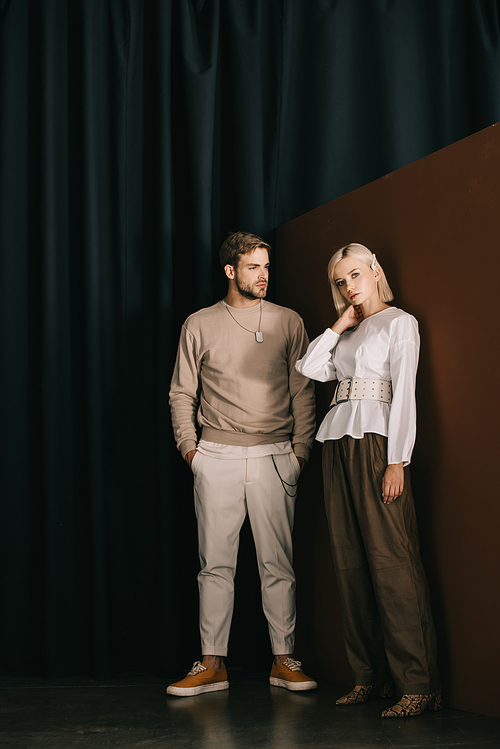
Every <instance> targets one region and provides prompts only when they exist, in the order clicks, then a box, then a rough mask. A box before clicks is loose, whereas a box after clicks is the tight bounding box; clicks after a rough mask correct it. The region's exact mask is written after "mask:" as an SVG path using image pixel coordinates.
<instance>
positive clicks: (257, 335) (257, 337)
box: [222, 299, 264, 343]
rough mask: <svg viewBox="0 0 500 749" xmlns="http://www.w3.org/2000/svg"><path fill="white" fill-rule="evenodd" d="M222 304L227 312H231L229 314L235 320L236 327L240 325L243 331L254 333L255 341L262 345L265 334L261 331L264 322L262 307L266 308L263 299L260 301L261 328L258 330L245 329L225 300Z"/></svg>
mask: <svg viewBox="0 0 500 749" xmlns="http://www.w3.org/2000/svg"><path fill="white" fill-rule="evenodd" d="M222 303H223V304H224V305H225V307H226V309H227V311H228V312H229V314H230V315H231V317H232V318H233V320H234V322H235V323H236V325H239V326H240V328H243V330H246V331H247V333H253V334H254V336H255V340H256V341H257V343H262V342H263V341H264V333H263V332H262V330H261V329H260V323H261V321H262V307H263V306H264V305H263V304H262V299H261V300H260V303H259V307H260V314H259V327H258V328H257V330H249V329H248V328H245V326H244V325H242V324H241V323H240V322H238V320H237V319H236V318H235V317H234V315H233V314H232V312H231V310H230V309H229V305H228V304H227V303H226V302H225V301H224V300H222Z"/></svg>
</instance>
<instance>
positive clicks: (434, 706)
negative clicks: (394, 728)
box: [382, 692, 443, 718]
mask: <svg viewBox="0 0 500 749" xmlns="http://www.w3.org/2000/svg"><path fill="white" fill-rule="evenodd" d="M442 707H443V697H442V694H441V692H435V693H434V694H404V695H403V696H402V697H401V699H400V700H399V702H396V704H395V705H393V706H392V707H390V708H389V709H388V710H384V712H383V713H382V718H413V717H415V716H417V715H422V713H423V712H424V710H441V708H442Z"/></svg>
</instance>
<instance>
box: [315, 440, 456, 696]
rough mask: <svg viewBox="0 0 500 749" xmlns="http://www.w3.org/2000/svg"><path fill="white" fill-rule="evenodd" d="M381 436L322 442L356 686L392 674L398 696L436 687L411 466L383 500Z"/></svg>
mask: <svg viewBox="0 0 500 749" xmlns="http://www.w3.org/2000/svg"><path fill="white" fill-rule="evenodd" d="M386 456H387V438H386V437H382V436H381V435H378V434H365V436H364V437H363V438H362V439H354V438H353V437H349V436H345V437H342V438H341V439H339V440H328V441H326V442H325V443H324V445H323V478H324V488H325V504H326V513H327V517H328V525H329V530H330V538H331V542H332V551H333V560H334V564H335V569H336V573H337V580H338V585H339V591H340V596H341V601H342V618H343V625H344V636H345V646H346V651H347V657H348V659H349V663H350V665H351V668H352V670H353V676H354V681H355V683H356V684H361V685H369V684H381V683H384V682H386V681H390V680H391V679H392V680H393V681H394V683H395V684H396V688H397V690H398V691H399V692H400V693H401V694H431V693H434V692H437V691H438V690H439V689H440V688H441V681H440V678H439V673H438V670H437V665H436V634H435V630H434V623H433V620H432V614H431V608H430V601H429V589H428V585H427V579H426V577H425V572H424V568H423V565H422V560H421V558H420V549H419V540H418V530H417V522H416V517H415V507H414V503H413V495H412V491H411V482H410V471H409V468H408V467H406V468H405V469H404V470H405V485H404V491H403V494H402V495H401V496H400V497H398V499H396V500H395V501H394V502H392V503H391V504H388V505H386V504H384V503H383V501H382V478H383V476H384V472H385V469H386V467H387V458H386Z"/></svg>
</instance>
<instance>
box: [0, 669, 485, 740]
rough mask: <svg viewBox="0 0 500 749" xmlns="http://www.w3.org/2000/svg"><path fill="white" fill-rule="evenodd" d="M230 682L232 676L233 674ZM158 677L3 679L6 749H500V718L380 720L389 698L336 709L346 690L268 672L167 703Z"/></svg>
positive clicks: (447, 714)
mask: <svg viewBox="0 0 500 749" xmlns="http://www.w3.org/2000/svg"><path fill="white" fill-rule="evenodd" d="M230 679H231V674H230ZM167 683H168V682H166V681H164V680H161V679H157V678H155V677H152V676H140V677H130V676H128V677H125V676H122V677H118V678H116V679H113V680H112V681H109V682H104V683H103V682H94V681H91V680H87V681H86V680H82V679H79V680H76V679H75V680H65V681H50V682H49V681H46V680H42V679H19V678H16V679H5V678H4V679H2V680H1V681H0V747H1V749H39V748H41V747H45V748H47V747H50V749H73V747H74V748H75V749H76V748H77V747H78V748H80V747H90V748H91V749H109V747H118V748H119V749H129V748H130V749H131V748H132V747H134V749H139V748H141V749H149V747H155V748H156V749H162V748H163V747H165V748H167V747H168V749H170V748H172V749H173V748H174V747H175V749H187V748H188V747H196V749H229V748H231V749H232V748H233V747H259V749H266V748H267V747H273V749H291V748H292V749H293V747H302V748H303V749H307V748H308V747H315V748H316V749H326V747H328V749H330V748H332V747H333V748H336V747H339V748H342V749H365V748H366V749H371V748H372V747H373V748H375V747H377V749H378V748H379V747H394V748H399V747H404V748H405V749H410V747H411V748H416V747H433V748H434V749H448V748H450V749H451V747H460V749H469V748H472V747H479V748H480V749H500V720H497V719H494V718H486V717H484V716H481V715H474V714H472V713H463V712H459V711H456V710H450V709H445V710H442V711H441V712H438V713H431V712H426V713H425V714H424V715H422V716H420V717H418V718H413V719H407V720H406V721H405V720H387V719H386V720H382V719H381V718H380V712H381V710H382V709H384V708H385V707H387V706H388V705H389V704H391V701H390V700H389V701H381V700H374V701H372V702H370V703H368V704H366V705H357V706H355V707H350V708H349V707H344V708H341V707H336V706H335V705H334V702H335V699H336V698H337V697H339V696H340V695H341V694H343V693H344V692H345V691H346V690H345V687H342V686H339V685H335V684H330V683H321V684H320V688H319V689H318V690H317V691H315V692H303V693H299V694H297V693H291V692H288V691H286V690H284V689H279V688H276V687H270V686H269V684H268V682H267V674H262V675H260V676H256V677H254V678H248V679H244V678H241V677H240V678H239V679H238V678H237V677H236V676H235V677H233V678H232V679H231V688H230V689H229V691H226V692H214V693H212V694H206V695H199V696H198V697H188V698H185V697H184V698H176V697H167V696H166V694H165V686H166V684H167Z"/></svg>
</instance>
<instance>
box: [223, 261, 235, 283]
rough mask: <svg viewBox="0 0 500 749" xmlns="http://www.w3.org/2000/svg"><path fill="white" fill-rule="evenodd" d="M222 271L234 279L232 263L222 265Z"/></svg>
mask: <svg viewBox="0 0 500 749" xmlns="http://www.w3.org/2000/svg"><path fill="white" fill-rule="evenodd" d="M224 273H225V274H226V276H227V277H228V278H229V279H231V280H233V279H234V266H233V265H225V266H224Z"/></svg>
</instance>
